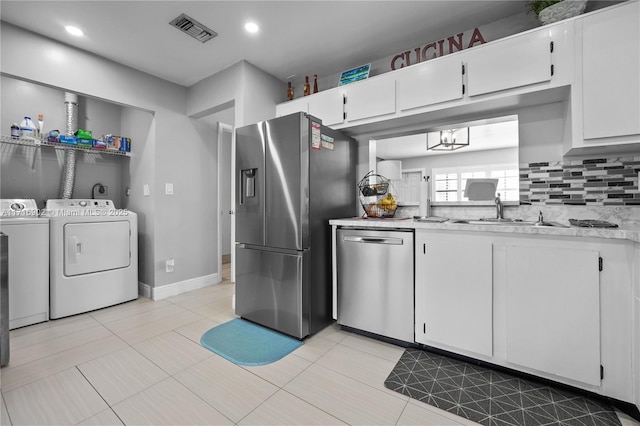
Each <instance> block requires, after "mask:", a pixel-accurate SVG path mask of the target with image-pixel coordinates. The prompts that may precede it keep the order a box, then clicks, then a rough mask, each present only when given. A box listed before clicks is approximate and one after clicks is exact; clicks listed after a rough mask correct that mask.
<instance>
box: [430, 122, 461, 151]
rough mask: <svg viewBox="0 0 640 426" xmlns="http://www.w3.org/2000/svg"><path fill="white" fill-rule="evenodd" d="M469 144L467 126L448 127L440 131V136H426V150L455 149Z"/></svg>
mask: <svg viewBox="0 0 640 426" xmlns="http://www.w3.org/2000/svg"><path fill="white" fill-rule="evenodd" d="M465 146H469V128H468V127H464V128H461V129H448V130H441V131H440V138H429V137H428V138H427V150H431V151H455V150H456V149H460V148H463V147H465Z"/></svg>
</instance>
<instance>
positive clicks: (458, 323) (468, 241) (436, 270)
mask: <svg viewBox="0 0 640 426" xmlns="http://www.w3.org/2000/svg"><path fill="white" fill-rule="evenodd" d="M415 259H416V263H415V265H416V283H415V286H416V288H415V303H416V306H415V317H416V319H415V321H416V329H415V338H416V342H418V343H424V344H426V345H430V346H435V347H441V348H443V349H449V350H451V349H462V350H464V351H470V352H474V353H477V354H482V355H486V356H492V355H493V321H492V318H493V315H492V309H493V292H492V288H493V275H492V271H493V255H492V244H491V241H490V240H488V239H486V238H483V237H480V236H478V237H474V236H471V235H468V234H467V235H453V234H447V235H442V234H433V233H429V232H425V231H420V230H417V231H416V256H415Z"/></svg>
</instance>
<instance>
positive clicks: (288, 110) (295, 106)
mask: <svg viewBox="0 0 640 426" xmlns="http://www.w3.org/2000/svg"><path fill="white" fill-rule="evenodd" d="M308 108H309V106H308V104H307V99H306V98H298V99H293V100H291V101H287V102H283V103H281V104H277V105H276V117H282V116H285V115H289V114H293V113H294V112H309V111H308ZM318 118H320V117H318Z"/></svg>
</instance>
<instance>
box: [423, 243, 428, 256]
mask: <svg viewBox="0 0 640 426" xmlns="http://www.w3.org/2000/svg"><path fill="white" fill-rule="evenodd" d="M422 254H427V245H426V244H422Z"/></svg>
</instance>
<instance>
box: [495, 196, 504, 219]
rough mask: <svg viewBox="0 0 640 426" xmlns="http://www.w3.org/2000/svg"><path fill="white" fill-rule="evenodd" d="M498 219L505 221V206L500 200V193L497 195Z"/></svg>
mask: <svg viewBox="0 0 640 426" xmlns="http://www.w3.org/2000/svg"><path fill="white" fill-rule="evenodd" d="M496 219H504V206H503V205H502V201H501V200H500V193H499V192H498V194H497V195H496Z"/></svg>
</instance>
